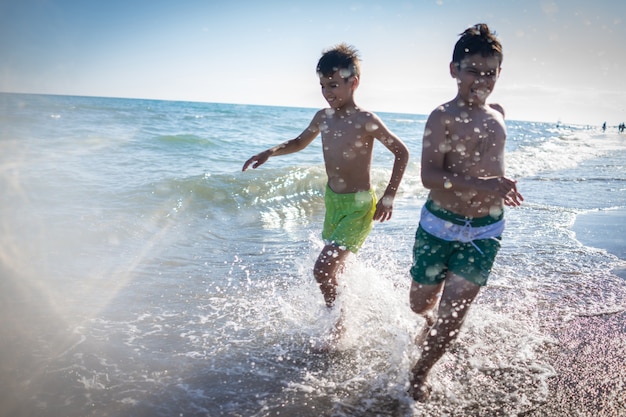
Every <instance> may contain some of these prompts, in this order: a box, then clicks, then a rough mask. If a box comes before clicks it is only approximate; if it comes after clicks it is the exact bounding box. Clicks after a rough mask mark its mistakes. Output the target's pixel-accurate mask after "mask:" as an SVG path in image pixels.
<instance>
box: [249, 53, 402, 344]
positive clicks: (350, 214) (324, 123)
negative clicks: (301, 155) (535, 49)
mask: <svg viewBox="0 0 626 417" xmlns="http://www.w3.org/2000/svg"><path fill="white" fill-rule="evenodd" d="M317 74H318V76H319V81H320V85H321V89H322V95H323V96H324V98H325V99H326V102H327V103H328V105H329V107H328V108H325V109H322V110H319V111H318V112H317V113H316V114H315V116H314V117H313V120H311V122H310V123H309V126H308V127H307V128H306V129H305V130H304V131H303V132H302V133H301V134H300V135H299V136H298V137H296V138H294V139H291V140H288V141H287V142H284V143H282V144H280V145H278V146H274V147H273V148H270V149H268V150H266V151H263V152H261V153H259V154H257V155H254V156H253V157H251V158H250V159H248V160H247V161H246V162H245V163H244V165H243V169H242V171H245V170H246V169H247V168H248V167H249V166H252V168H257V167H259V166H260V165H262V164H264V163H265V162H266V161H267V160H268V159H269V158H270V157H271V156H278V155H287V154H290V153H294V152H298V151H300V150H302V149H304V148H305V147H307V146H308V145H309V144H310V143H311V142H313V140H314V139H315V138H316V137H317V136H318V135H320V133H321V137H322V147H323V152H324V165H325V168H326V174H327V176H328V182H327V186H326V193H325V204H326V217H325V219H324V230H323V233H322V237H323V239H324V240H325V246H324V248H323V249H322V251H321V253H320V254H319V256H318V258H317V261H316V262H315V266H314V268H313V274H314V276H315V279H316V280H317V282H318V283H319V285H320V289H321V291H322V294H323V296H324V300H325V302H326V305H327V306H328V307H332V306H333V303H334V302H335V299H336V297H337V278H338V275H339V274H340V273H341V271H342V269H343V266H344V265H345V262H346V260H347V258H348V256H349V254H350V253H356V252H357V251H358V250H359V248H360V247H361V245H362V244H363V242H364V241H365V239H366V237H367V235H368V234H369V232H370V230H371V229H372V224H373V221H375V220H379V221H381V222H384V221H386V220H389V219H391V214H392V211H393V200H394V198H395V195H396V192H397V190H398V186H399V185H400V181H401V180H402V176H403V174H404V170H405V168H406V165H407V162H408V159H409V152H408V150H407V148H406V146H405V145H404V143H403V142H402V141H401V140H400V139H399V138H398V137H396V136H395V135H394V134H393V133H392V132H391V131H389V129H387V127H386V126H385V124H384V123H383V122H382V121H381V120H380V118H378V116H376V115H375V114H374V113H372V112H368V111H365V110H363V109H361V108H360V107H358V106H357V105H356V104H355V102H354V92H355V91H356V89H357V87H358V86H359V80H360V76H361V75H360V62H359V57H358V52H357V51H356V49H354V48H353V47H351V46H349V45H346V44H340V45H338V46H336V47H334V48H332V49H330V50H328V51H325V52H324V53H323V55H322V57H321V58H320V59H319V61H318V64H317ZM375 140H378V141H379V142H381V143H382V144H383V145H384V146H385V147H386V148H387V149H389V151H391V152H392V153H393V154H394V155H395V160H394V164H393V169H392V172H391V179H390V180H389V184H388V185H387V188H386V189H385V192H384V193H383V196H382V198H381V199H380V201H377V200H376V195H375V194H374V192H373V190H372V186H371V181H370V166H371V162H372V150H373V147H374V141H375ZM341 323H342V320H341V317H340V318H339V321H338V322H337V325H336V326H335V328H334V330H333V332H332V334H331V343H334V342H336V341H337V339H338V338H339V336H340V335H341V330H342V324H341Z"/></svg>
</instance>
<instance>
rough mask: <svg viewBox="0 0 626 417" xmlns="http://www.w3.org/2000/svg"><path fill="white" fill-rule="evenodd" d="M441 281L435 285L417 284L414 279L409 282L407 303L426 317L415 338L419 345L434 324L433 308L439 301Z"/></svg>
mask: <svg viewBox="0 0 626 417" xmlns="http://www.w3.org/2000/svg"><path fill="white" fill-rule="evenodd" d="M442 288H443V282H441V283H440V284H435V285H427V284H419V283H417V282H415V281H412V283H411V290H410V292H409V304H410V305H411V310H413V312H415V313H417V314H419V315H420V316H422V317H424V319H426V324H425V325H424V328H423V329H422V331H421V332H420V333H419V334H418V335H417V337H416V338H415V344H416V345H418V346H420V347H421V345H422V344H423V343H424V340H425V338H426V335H427V334H428V331H429V330H430V328H431V327H432V325H433V324H435V315H434V314H433V309H434V307H435V306H436V305H437V302H438V301H439V296H440V295H441V289H442Z"/></svg>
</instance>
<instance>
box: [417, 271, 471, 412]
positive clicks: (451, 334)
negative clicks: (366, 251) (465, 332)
mask: <svg viewBox="0 0 626 417" xmlns="http://www.w3.org/2000/svg"><path fill="white" fill-rule="evenodd" d="M479 291H480V286H479V285H476V284H474V283H472V282H470V281H467V280H466V279H464V278H462V277H460V276H458V275H456V274H453V273H451V272H448V274H447V276H446V280H445V281H444V287H443V293H442V295H441V301H440V302H439V308H438V310H437V318H436V320H435V322H434V324H433V325H432V326H431V328H430V330H429V331H428V333H427V334H426V337H425V339H424V342H423V348H422V354H421V356H420V358H419V360H418V361H417V363H416V364H415V366H414V367H413V369H412V370H411V388H410V391H411V393H412V394H413V398H414V399H416V400H418V401H419V400H424V399H426V398H427V397H428V391H427V389H426V388H427V387H426V385H425V383H426V377H427V376H428V373H429V372H430V370H431V369H432V367H433V366H434V365H435V363H437V361H438V360H439V359H440V358H441V357H442V356H443V354H444V353H445V352H446V350H447V348H448V346H449V345H450V343H451V342H452V341H453V340H454V339H456V337H457V335H458V334H459V329H460V328H461V325H462V324H463V320H464V319H465V316H466V315H467V311H468V309H469V307H470V305H471V304H472V302H473V301H474V299H475V298H476V296H477V295H478V292H479ZM412 307H413V305H412Z"/></svg>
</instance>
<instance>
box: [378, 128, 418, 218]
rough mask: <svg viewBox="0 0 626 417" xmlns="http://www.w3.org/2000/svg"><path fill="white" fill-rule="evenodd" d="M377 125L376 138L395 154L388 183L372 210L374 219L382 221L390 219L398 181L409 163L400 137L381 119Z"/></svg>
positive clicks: (406, 151)
mask: <svg viewBox="0 0 626 417" xmlns="http://www.w3.org/2000/svg"><path fill="white" fill-rule="evenodd" d="M377 125H378V129H377V131H376V139H378V140H379V141H380V142H381V143H382V144H383V145H385V147H386V148H387V149H389V150H390V151H391V153H393V154H394V156H395V159H394V162H393V169H392V171H391V178H390V179H389V184H388V185H387V188H386V189H385V192H384V193H383V196H382V198H381V199H380V201H378V203H377V204H376V211H375V212H374V220H380V221H381V222H384V221H386V220H389V219H391V215H392V214H393V200H394V199H395V197H396V192H397V191H398V188H399V187H400V182H401V181H402V176H403V175H404V171H405V169H406V166H407V164H408V163H409V150H408V149H407V147H406V145H405V144H404V142H402V140H400V138H398V137H397V136H396V135H394V134H393V133H391V132H390V131H389V129H387V127H386V126H385V125H384V124H383V123H382V121H380V120H378V121H377Z"/></svg>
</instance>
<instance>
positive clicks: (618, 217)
mask: <svg viewBox="0 0 626 417" xmlns="http://www.w3.org/2000/svg"><path fill="white" fill-rule="evenodd" d="M571 230H572V231H573V232H574V233H575V234H576V240H578V241H579V242H580V243H582V244H583V245H585V246H590V247H594V248H598V249H604V250H606V251H607V252H608V253H610V254H613V255H615V256H617V257H618V258H619V259H621V260H623V261H626V239H624V236H626V209H625V208H619V209H606V210H600V211H596V212H590V213H583V214H579V215H578V216H576V220H575V222H574V225H573V226H572V227H571ZM611 272H612V273H614V274H615V275H617V276H619V277H621V278H624V279H626V266H624V268H617V269H614V270H612V271H611Z"/></svg>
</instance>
